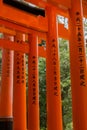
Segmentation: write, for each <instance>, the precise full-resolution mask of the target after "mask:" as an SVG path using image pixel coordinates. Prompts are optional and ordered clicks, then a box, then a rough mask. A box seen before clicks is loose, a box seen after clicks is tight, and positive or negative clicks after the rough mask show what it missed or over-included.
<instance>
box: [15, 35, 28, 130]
mask: <svg viewBox="0 0 87 130" xmlns="http://www.w3.org/2000/svg"><path fill="white" fill-rule="evenodd" d="M22 41H23V35H22V34H20V33H17V34H16V36H15V42H17V43H18V44H22ZM13 117H14V123H13V130H26V129H27V128H26V79H25V55H24V54H23V53H22V52H16V51H15V52H14V87H13Z"/></svg>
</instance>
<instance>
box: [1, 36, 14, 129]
mask: <svg viewBox="0 0 87 130" xmlns="http://www.w3.org/2000/svg"><path fill="white" fill-rule="evenodd" d="M8 38H9V40H12V38H11V37H8ZM0 98H1V99H0V130H12V126H13V112H12V104H13V51H9V50H5V49H3V52H2V79H1V93H0Z"/></svg>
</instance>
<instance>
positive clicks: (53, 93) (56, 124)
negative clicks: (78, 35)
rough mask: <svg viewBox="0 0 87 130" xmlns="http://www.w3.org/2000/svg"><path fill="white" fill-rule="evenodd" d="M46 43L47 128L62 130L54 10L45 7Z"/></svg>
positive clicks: (49, 129)
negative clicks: (46, 20) (46, 19)
mask: <svg viewBox="0 0 87 130" xmlns="http://www.w3.org/2000/svg"><path fill="white" fill-rule="evenodd" d="M47 17H48V34H47V36H48V41H47V44H46V52H47V53H46V58H47V59H46V74H47V120H48V121H47V126H48V128H47V129H48V130H62V109H61V108H62V106H61V92H60V91H61V90H60V66H59V54H58V53H59V52H58V35H57V25H58V23H57V17H56V9H55V8H53V7H47Z"/></svg>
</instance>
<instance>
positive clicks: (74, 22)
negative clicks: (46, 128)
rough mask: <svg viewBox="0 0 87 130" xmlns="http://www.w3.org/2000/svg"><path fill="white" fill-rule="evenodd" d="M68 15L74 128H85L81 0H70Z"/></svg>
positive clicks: (86, 79)
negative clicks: (70, 5)
mask: <svg viewBox="0 0 87 130" xmlns="http://www.w3.org/2000/svg"><path fill="white" fill-rule="evenodd" d="M71 4H72V7H71V9H70V12H69V14H70V17H69V31H70V65H71V84H72V105H73V126H74V130H82V129H84V130H86V129H87V112H86V111H87V102H86V100H87V76H86V54H85V45H84V32H83V31H84V30H83V10H82V0H76V1H74V0H72V1H71Z"/></svg>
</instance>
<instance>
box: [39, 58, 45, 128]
mask: <svg viewBox="0 0 87 130" xmlns="http://www.w3.org/2000/svg"><path fill="white" fill-rule="evenodd" d="M39 88H40V126H41V128H42V130H45V129H46V59H45V58H39Z"/></svg>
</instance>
